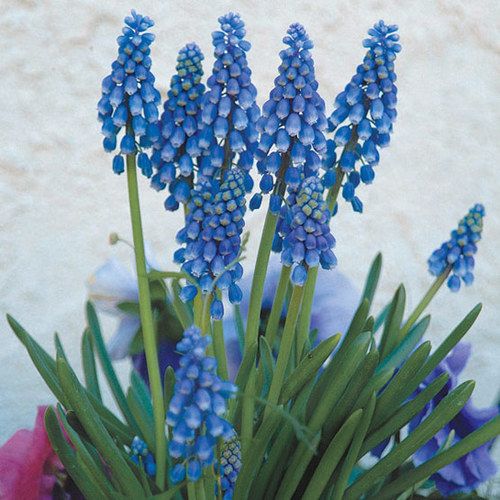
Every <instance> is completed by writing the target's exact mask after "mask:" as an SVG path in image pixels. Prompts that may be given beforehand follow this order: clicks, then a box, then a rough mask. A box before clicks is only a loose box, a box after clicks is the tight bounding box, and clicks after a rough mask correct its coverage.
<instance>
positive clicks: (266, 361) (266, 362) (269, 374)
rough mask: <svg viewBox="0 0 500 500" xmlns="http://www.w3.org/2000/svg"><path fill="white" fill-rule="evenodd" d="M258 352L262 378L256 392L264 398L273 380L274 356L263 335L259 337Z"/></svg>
mask: <svg viewBox="0 0 500 500" xmlns="http://www.w3.org/2000/svg"><path fill="white" fill-rule="evenodd" d="M259 354H260V356H259V375H260V374H261V377H262V379H261V381H260V383H259V387H258V391H256V394H260V397H261V398H265V397H267V394H268V393H269V388H270V387H271V382H272V380H273V374H274V356H273V353H272V351H271V348H270V347H269V344H268V343H267V340H266V338H265V337H263V336H260V337H259ZM250 373H251V372H250Z"/></svg>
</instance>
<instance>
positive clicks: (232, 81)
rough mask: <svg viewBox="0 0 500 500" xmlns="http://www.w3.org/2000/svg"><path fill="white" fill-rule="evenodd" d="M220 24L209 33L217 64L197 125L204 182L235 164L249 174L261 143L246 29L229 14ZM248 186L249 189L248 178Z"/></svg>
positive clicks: (238, 17) (241, 21) (255, 91)
mask: <svg viewBox="0 0 500 500" xmlns="http://www.w3.org/2000/svg"><path fill="white" fill-rule="evenodd" d="M219 23H220V27H221V30H220V31H214V32H213V33H212V43H213V46H214V55H215V63H214V67H213V70H212V74H211V75H210V77H209V78H208V80H207V86H208V89H207V91H206V93H205V95H204V96H203V99H202V101H201V108H202V110H201V114H200V122H199V123H198V127H199V129H200V132H199V135H198V146H199V147H200V149H201V150H202V151H203V158H202V160H201V163H200V166H199V168H200V173H201V174H202V175H204V176H206V177H211V176H213V175H214V174H215V173H216V172H217V171H218V169H220V168H221V167H223V165H224V168H228V167H230V166H231V165H232V164H233V163H237V164H238V166H239V167H240V168H241V169H242V170H243V171H245V172H248V171H249V170H250V169H251V167H252V165H253V153H254V150H255V148H256V146H257V143H258V138H259V134H258V132H257V129H256V126H255V124H256V122H257V119H258V118H259V116H260V110H259V107H258V106H257V104H256V102H255V99H256V97H257V89H256V88H255V85H253V83H252V80H251V75H252V72H251V70H250V68H249V67H248V61H247V57H246V53H247V52H248V51H249V50H250V47H251V45H250V43H249V42H248V41H246V40H245V35H246V29H245V23H244V22H243V20H242V19H241V17H240V15H239V14H234V13H232V12H230V13H229V14H226V15H224V16H222V17H220V18H219ZM246 182H247V183H251V179H250V176H248V177H247V179H246ZM247 187H248V185H247Z"/></svg>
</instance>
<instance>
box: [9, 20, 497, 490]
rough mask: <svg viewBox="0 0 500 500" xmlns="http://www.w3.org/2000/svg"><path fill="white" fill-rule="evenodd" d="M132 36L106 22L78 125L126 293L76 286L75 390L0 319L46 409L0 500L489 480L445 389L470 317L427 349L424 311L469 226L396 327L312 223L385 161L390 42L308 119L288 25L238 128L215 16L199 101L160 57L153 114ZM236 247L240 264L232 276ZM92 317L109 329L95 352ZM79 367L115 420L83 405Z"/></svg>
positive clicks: (302, 70)
mask: <svg viewBox="0 0 500 500" xmlns="http://www.w3.org/2000/svg"><path fill="white" fill-rule="evenodd" d="M153 24H154V23H153V21H152V20H151V19H150V18H149V17H147V16H142V15H140V14H138V13H136V12H135V11H132V14H131V15H130V16H128V17H126V18H125V26H124V28H123V29H122V34H121V35H120V36H119V37H118V39H117V41H118V54H117V57H116V60H115V61H114V62H113V63H112V65H111V73H110V74H109V75H108V76H106V77H105V78H104V80H103V82H102V96H101V98H100V100H99V102H98V105H97V108H98V118H99V121H100V122H101V124H102V133H103V135H104V140H103V147H104V149H105V150H106V151H108V152H113V151H115V152H116V153H115V155H114V157H113V161H112V168H113V171H114V172H115V173H116V174H122V173H125V174H126V175H125V177H126V181H121V179H117V182H120V181H121V182H123V183H124V184H125V183H126V185H127V188H128V195H129V203H130V217H131V224H132V235H133V242H132V243H129V245H130V246H131V247H132V248H133V252H134V256H135V267H136V276H132V275H128V274H127V273H126V271H124V269H123V267H122V266H121V265H120V264H119V263H117V262H116V261H111V262H109V263H107V264H106V265H105V266H103V267H102V268H101V269H100V270H99V271H98V272H97V273H96V274H95V276H94V277H93V279H92V280H91V282H90V283H89V292H90V293H89V302H88V303H87V309H86V311H87V325H86V327H85V329H84V333H83V335H82V339H81V356H82V365H83V376H82V377H79V376H77V374H76V373H75V371H74V370H73V369H72V367H71V366H70V364H69V362H68V359H67V357H66V355H65V352H64V347H63V345H62V343H61V342H60V340H59V338H58V337H57V336H56V338H55V356H53V355H51V354H49V353H47V352H46V351H45V350H44V349H42V347H41V346H40V345H39V344H38V343H37V342H36V340H35V339H34V338H33V337H32V336H31V335H30V334H29V333H28V332H26V331H25V330H24V329H23V327H22V326H21V325H20V324H19V323H18V322H17V321H16V320H14V319H13V318H12V317H10V316H9V317H8V321H9V324H10V326H11V327H12V329H13V331H14V333H15V334H16V335H17V337H18V338H19V340H20V341H21V342H22V344H23V345H24V347H25V348H26V349H27V351H28V353H29V355H30V356H31V359H32V360H33V363H34V364H35V366H36V368H37V369H38V371H39V372H40V375H41V376H42V377H43V379H44V380H45V382H46V383H47V385H48V387H49V388H50V389H51V391H52V392H53V394H54V396H55V397H56V399H57V401H58V403H57V405H56V406H55V407H48V408H47V409H46V410H45V409H41V410H40V411H39V418H38V420H37V427H36V429H35V431H34V433H33V435H32V434H31V433H29V432H28V431H20V433H21V434H19V433H18V434H16V435H15V436H14V437H13V438H12V439H11V440H10V441H9V442H8V443H7V444H6V445H4V447H3V448H2V449H0V486H2V488H3V489H4V491H5V487H6V486H5V485H6V484H7V489H8V490H9V491H10V494H11V498H34V497H38V496H40V497H42V496H43V497H48V498H50V497H57V498H81V497H82V496H83V497H85V498H89V499H97V498H113V499H114V498H134V499H138V498H158V499H165V500H167V499H181V498H188V499H190V500H205V499H208V498H217V499H222V498H224V499H228V498H234V499H246V498H259V499H260V498H279V499H291V498H305V499H358V498H374V499H375V498H376V499H392V498H399V499H406V498H422V497H424V496H432V497H434V498H435V497H439V496H448V495H456V494H465V495H469V494H470V495H477V493H476V490H477V488H478V487H479V486H480V485H481V484H482V483H484V482H486V481H487V480H489V479H490V478H491V477H492V476H493V475H494V474H495V464H494V462H493V461H492V458H491V457H490V449H491V446H492V443H493V441H494V439H495V438H496V436H497V435H498V434H499V432H500V417H499V416H498V410H497V409H496V408H485V409H477V408H476V407H475V406H473V404H472V403H471V401H470V397H471V394H472V391H473V388H474V382H473V381H465V382H461V383H459V381H458V376H459V374H460V372H461V370H462V369H463V367H464V365H465V363H466V362H467V358H468V356H469V354H470V345H469V344H466V343H463V342H461V340H462V337H463V336H464V335H465V334H466V333H467V332H468V331H469V330H470V329H471V327H472V325H473V323H474V321H475V319H476V318H477V316H478V315H479V313H480V310H481V305H477V306H476V307H475V308H474V309H473V310H472V311H470V312H469V313H468V314H467V315H466V316H465V317H464V318H463V319H462V320H461V321H459V322H457V326H456V328H455V329H454V330H453V331H452V332H451V333H450V334H449V335H448V336H447V337H446V339H445V340H444V342H443V343H442V344H441V345H438V346H435V347H434V349H433V348H432V347H431V343H430V341H429V340H425V338H424V337H425V333H426V330H427V328H428V326H429V323H430V321H431V318H430V316H428V315H424V312H425V309H426V307H427V306H428V304H429V303H430V301H431V300H432V298H433V297H434V296H435V295H436V293H437V292H438V291H439V290H440V288H441V287H442V285H443V284H445V283H446V284H447V286H448V288H449V289H450V290H451V291H454V292H456V291H458V290H459V289H460V287H461V285H462V284H463V285H471V284H472V281H473V278H474V275H473V271H474V264H475V257H474V256H475V254H476V251H477V244H478V241H479V240H480V238H481V233H482V228H483V218H484V215H485V210H484V207H483V206H482V205H480V204H476V205H474V206H473V207H472V208H471V209H470V210H469V212H468V213H467V214H466V215H465V216H464V218H463V219H462V220H461V221H460V222H459V224H458V227H457V229H455V230H453V231H452V233H451V236H450V238H449V239H448V240H447V241H446V242H445V243H443V244H442V245H441V246H440V247H439V248H438V249H437V250H436V251H434V252H433V253H432V255H431V257H430V258H429V260H428V265H429V271H430V273H431V274H432V275H433V276H434V277H435V280H434V282H433V283H432V285H431V286H430V288H429V290H428V292H427V293H426V294H425V295H424V297H423V298H422V300H421V301H420V302H419V304H418V305H417V307H416V308H415V309H414V310H413V311H409V312H407V311H406V310H405V288H404V286H403V285H401V286H400V287H399V288H398V289H397V290H396V291H395V293H394V296H393V298H392V300H391V301H390V302H389V303H388V304H387V305H386V306H385V307H384V308H383V309H382V310H381V311H374V310H373V308H372V302H373V299H374V295H375V293H376V289H377V283H378V280H379V276H380V272H381V266H382V257H381V255H377V256H376V257H375V259H374V260H373V263H372V265H371V267H370V268H369V270H368V275H367V278H366V283H365V286H364V288H363V292H362V293H361V295H360V296H359V295H357V294H356V292H355V290H354V288H353V287H352V285H351V284H350V283H349V281H348V280H347V279H346V278H345V277H343V276H342V275H340V274H339V273H338V272H337V271H335V270H333V271H332V269H333V268H334V267H335V266H336V264H337V259H336V257H335V254H334V253H333V249H334V247H335V238H334V236H333V234H332V232H334V229H335V224H334V220H333V221H332V218H333V219H334V218H335V216H336V214H337V212H338V210H339V209H341V208H343V207H345V206H346V205H345V203H344V202H347V206H349V205H350V207H351V208H352V210H353V211H355V212H362V211H363V203H362V201H361V199H360V198H359V196H358V194H359V191H361V189H360V188H361V186H362V185H363V184H371V183H372V182H373V180H374V177H375V167H376V166H377V165H378V163H379V160H380V150H381V149H382V148H384V147H387V146H388V145H389V143H390V140H391V135H392V132H393V125H394V122H395V120H396V116H397V112H396V106H397V87H396V85H395V82H396V73H395V61H396V57H397V55H398V53H399V52H400V50H401V45H400V44H399V35H398V34H397V30H398V28H397V26H395V25H386V24H385V23H384V22H383V21H379V22H377V23H376V24H375V25H374V26H373V28H370V29H369V30H368V35H369V36H368V38H367V39H365V40H364V41H363V46H364V47H365V48H366V53H365V56H364V58H363V60H362V62H361V64H360V65H359V66H357V68H356V72H355V74H354V76H353V77H352V78H351V80H350V81H349V83H348V84H347V85H346V86H345V89H344V90H343V91H342V92H341V93H340V94H339V95H338V96H337V97H336V98H335V102H334V108H335V109H334V111H333V112H332V113H331V114H330V115H329V117H327V114H328V113H327V107H326V105H325V101H324V100H323V98H322V97H321V96H320V93H319V85H318V82H317V80H316V77H315V68H314V61H313V50H312V49H313V42H312V40H311V39H310V38H309V35H308V33H307V32H306V30H305V29H304V27H303V26H302V25H301V24H298V23H295V24H292V25H291V26H290V27H289V29H288V31H287V33H286V35H285V37H284V38H283V44H284V45H283V49H282V50H281V52H280V53H279V58H280V64H279V67H278V73H277V76H276V78H275V80H274V85H273V88H272V90H271V91H270V93H269V98H268V99H267V100H266V101H265V103H264V104H263V106H262V109H260V108H259V106H258V105H257V103H256V99H257V89H256V87H255V86H254V84H253V83H252V73H251V70H250V68H249V66H248V61H247V56H246V54H247V52H248V51H249V50H250V48H251V45H250V43H249V42H248V41H247V39H246V29H245V24H244V22H243V20H242V19H241V17H240V16H239V15H238V14H234V13H229V14H226V15H224V16H222V17H220V18H219V24H220V27H219V29H218V30H217V31H215V32H214V33H213V34H212V41H213V47H214V58H215V60H214V63H213V67H212V71H211V73H210V75H209V76H208V78H207V79H206V81H205V83H204V70H203V64H202V62H203V60H204V56H203V54H202V52H201V50H200V48H199V47H198V46H197V45H196V44H195V43H188V44H187V45H186V46H185V47H183V48H182V49H181V50H180V51H179V55H178V58H177V66H176V73H175V75H174V76H173V77H172V79H171V83H170V89H169V91H168V95H167V97H166V100H165V102H164V104H163V110H162V112H161V114H160V112H159V106H160V104H161V100H162V97H161V95H160V92H159V91H158V90H157V88H156V85H155V77H154V75H153V72H152V51H151V47H152V44H153V41H154V38H155V37H154V35H153V34H152V33H151V31H150V28H151V27H152V26H153ZM138 172H140V173H142V175H143V176H144V177H146V178H148V179H150V183H151V186H152V187H153V188H154V189H156V190H158V191H162V190H168V195H167V196H166V199H165V208H166V210H168V211H176V210H182V211H183V214H184V227H182V228H181V229H180V230H179V231H178V232H177V242H178V245H179V249H178V250H177V251H176V252H175V255H174V256H173V260H174V263H175V264H176V266H175V267H172V268H171V269H167V270H165V269H161V266H158V265H157V264H156V263H155V259H154V258H153V256H152V255H151V252H149V251H148V247H147V245H145V243H144V239H143V234H142V223H141V211H140V200H139V190H138V175H137V173H138ZM257 180H258V185H257V186H254V182H255V181H257ZM252 192H253V194H252ZM247 204H248V208H247ZM247 209H249V210H263V212H264V213H265V215H264V217H265V220H264V226H263V230H262V234H261V235H260V239H259V238H258V235H252V238H251V239H250V238H249V237H248V234H247V233H245V232H244V227H245V214H246V212H247ZM345 215H346V216H349V210H348V211H347V213H346V214H345ZM120 241H123V240H122V239H121V238H120V237H119V236H118V235H116V234H113V235H112V236H111V242H112V243H118V242H120ZM250 244H251V245H255V246H256V247H257V246H258V252H257V260H256V263H255V267H254V269H253V273H252V272H247V273H246V274H245V276H244V269H243V266H242V264H241V262H242V261H243V259H244V258H245V252H246V247H247V246H248V245H250ZM272 253H274V254H277V255H278V256H279V257H278V258H276V257H273V258H271V254H272ZM96 309H98V310H100V311H107V312H112V313H114V314H116V315H118V316H119V319H120V323H119V329H118V332H117V334H116V335H115V337H114V338H113V339H112V340H111V342H110V343H108V345H106V344H105V342H104V339H103V334H102V332H101V327H100V324H99V320H98V316H97V313H96ZM126 356H130V357H131V358H132V360H133V367H134V369H133V370H132V371H131V374H130V382H129V385H128V387H127V388H124V387H123V386H122V385H121V384H120V382H119V380H118V378H117V375H116V373H115V370H114V367H113V361H114V360H115V359H120V358H123V357H126ZM97 363H99V364H100V366H101V369H102V372H103V374H104V378H105V382H106V383H107V385H108V386H109V389H110V391H111V393H112V394H113V396H114V399H115V401H116V404H117V407H118V409H119V412H120V414H119V415H116V414H114V413H113V412H112V411H111V410H110V409H109V408H107V407H106V406H105V404H104V403H103V398H102V396H101V387H102V384H103V380H100V379H99V376H98V371H97V367H96V365H97ZM42 418H43V425H42ZM35 436H41V437H35ZM42 441H43V446H42V445H41V444H40V445H39V446H38V445H37V446H36V447H33V444H32V443H33V442H36V443H42ZM21 449H24V450H25V452H26V455H27V456H30V452H32V451H33V450H34V449H36V450H39V453H38V451H37V457H39V458H38V459H37V463H36V467H35V466H33V467H31V468H30V467H28V466H27V465H26V464H28V463H30V464H31V462H30V461H29V460H26V461H19V462H22V463H19V464H18V465H19V467H25V468H26V470H27V471H28V472H26V473H25V474H26V475H32V478H33V480H34V481H38V483H36V484H35V486H34V487H31V486H30V488H31V489H29V490H28V489H26V488H27V486H26V485H27V484H28V483H30V481H28V480H27V478H26V477H24V478H23V477H22V476H23V475H22V474H18V476H20V479H19V481H17V479H16V478H17V477H18V476H16V475H15V474H14V467H13V466H12V463H13V462H15V460H14V459H13V458H12V457H13V456H15V453H19V452H20V450H21ZM16 450H17V451H16ZM9 460H10V461H9ZM6 464H7V465H6ZM9 464H10V465H11V467H10V469H9ZM1 476H4V477H5V478H10V479H9V481H10V482H6V479H5V478H4V477H1ZM19 482H23V483H24V484H21V485H20V484H19ZM32 484H33V482H32ZM42 485H43V488H42ZM16 488H17V489H16ZM22 488H25V489H22ZM27 491H29V493H26V492H27Z"/></svg>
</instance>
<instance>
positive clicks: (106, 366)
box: [87, 302, 139, 433]
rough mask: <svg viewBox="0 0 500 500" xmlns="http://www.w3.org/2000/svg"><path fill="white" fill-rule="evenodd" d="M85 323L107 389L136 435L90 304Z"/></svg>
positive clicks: (133, 422) (135, 425)
mask: <svg viewBox="0 0 500 500" xmlns="http://www.w3.org/2000/svg"><path fill="white" fill-rule="evenodd" d="M87 321H88V326H89V329H90V332H91V334H92V341H93V343H94V347H95V348H96V350H97V355H98V356H99V361H100V362H101V367H102V370H103V372H104V375H105V377H106V380H107V381H108V384H109V387H110V388H111V392H112V393H113V397H114V399H115V401H116V404H117V405H118V407H119V408H120V410H121V412H122V415H123V416H124V417H125V419H126V420H127V422H128V424H129V425H130V426H131V427H132V428H133V429H134V430H135V431H136V432H137V433H138V432H139V426H138V425H137V422H136V420H135V418H134V416H133V415H132V412H131V411H130V408H129V407H128V403H127V398H126V397H125V393H124V392H123V389H122V387H121V385H120V382H119V381H118V377H117V376H116V373H115V370H114V368H113V365H112V363H111V360H110V359H109V356H108V351H107V349H106V346H105V345H104V340H103V338H102V333H101V327H100V325H99V320H98V319H97V314H96V312H95V309H94V306H93V305H92V303H91V302H87Z"/></svg>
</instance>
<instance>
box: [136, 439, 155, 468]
mask: <svg viewBox="0 0 500 500" xmlns="http://www.w3.org/2000/svg"><path fill="white" fill-rule="evenodd" d="M130 458H131V459H132V462H134V463H135V464H137V465H140V466H141V467H143V469H144V472H146V474H147V475H148V476H149V477H153V476H154V475H155V474H156V462H155V459H154V456H153V454H152V453H151V452H150V451H149V449H148V446H147V444H146V443H145V442H144V441H143V440H142V439H141V438H140V437H139V436H135V437H134V439H133V440H132V444H131V445H130Z"/></svg>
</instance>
